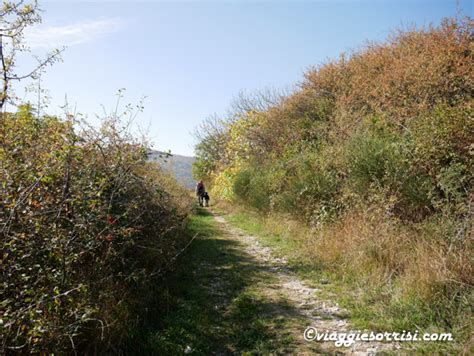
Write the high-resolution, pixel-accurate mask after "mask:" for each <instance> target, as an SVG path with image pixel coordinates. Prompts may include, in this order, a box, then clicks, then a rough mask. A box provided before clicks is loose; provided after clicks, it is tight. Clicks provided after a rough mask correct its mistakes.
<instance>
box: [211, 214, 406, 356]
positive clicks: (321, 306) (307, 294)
mask: <svg viewBox="0 0 474 356" xmlns="http://www.w3.org/2000/svg"><path fill="white" fill-rule="evenodd" d="M213 215H214V219H215V220H216V222H217V223H218V224H219V225H220V226H221V228H222V230H224V231H226V238H227V239H232V240H235V241H236V242H237V243H238V244H239V245H240V246H241V248H243V249H244V251H245V253H247V254H248V255H250V256H252V258H253V261H254V263H255V266H254V268H258V269H260V270H265V271H266V272H265V273H267V274H268V276H269V278H263V279H262V280H260V281H259V282H258V286H255V288H258V290H259V292H260V293H262V295H264V296H265V298H267V299H268V300H270V301H273V302H274V303H272V305H273V306H274V307H273V309H272V310H271V311H270V313H272V315H271V316H269V317H274V318H285V319H286V323H285V330H281V332H282V333H284V335H288V334H290V335H291V336H292V338H293V340H294V347H295V350H294V353H295V354H298V355H309V354H318V353H319V354H321V353H322V354H328V353H329V354H348V355H377V354H397V353H398V352H399V351H398V350H399V349H400V345H398V344H395V343H382V342H363V341H358V342H355V343H354V344H352V345H351V346H350V347H336V346H335V345H334V342H333V341H327V342H321V341H306V340H305V339H304V337H303V333H304V330H305V329H306V328H307V327H308V326H311V327H314V328H315V329H316V330H317V331H319V332H325V331H328V332H332V331H336V332H339V333H342V332H346V333H347V332H349V331H351V328H350V326H349V324H348V322H347V320H346V319H345V318H344V314H346V315H347V312H346V311H345V310H342V309H341V308H340V307H339V306H338V305H337V304H335V302H333V301H331V300H327V297H326V299H325V298H324V297H323V296H322V295H321V293H319V292H320V289H319V288H311V287H309V286H308V285H307V284H306V283H305V282H304V281H303V280H301V279H300V278H299V277H298V276H297V275H295V274H294V273H293V272H291V270H290V269H289V268H288V264H287V261H286V260H285V259H284V258H278V257H276V256H274V254H273V253H272V250H271V249H270V248H268V247H265V246H263V245H261V244H260V243H259V241H258V239H257V238H256V237H254V236H251V235H248V234H246V233H245V232H243V231H242V230H240V229H237V228H235V227H232V226H231V225H230V224H228V223H227V222H226V220H225V218H224V217H222V216H220V215H217V214H215V213H214V214H213ZM249 268H252V267H249ZM243 273H245V272H243ZM213 284H214V288H213V289H214V290H215V292H216V293H219V290H220V289H221V288H220V286H223V285H225V282H224V281H219V279H218V277H216V279H215V280H214V282H213ZM221 292H223V293H225V291H221ZM325 295H328V294H327V293H326V294H325ZM282 305H285V307H281V306H282Z"/></svg>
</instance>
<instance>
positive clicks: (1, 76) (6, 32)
mask: <svg viewBox="0 0 474 356" xmlns="http://www.w3.org/2000/svg"><path fill="white" fill-rule="evenodd" d="M39 12H40V9H39V6H38V2H37V1H36V0H35V1H33V2H29V3H25V1H24V0H20V1H3V4H2V6H1V8H0V80H1V83H2V84H1V86H0V111H2V110H3V108H4V105H5V103H7V102H8V101H11V100H12V99H13V98H12V96H11V95H10V86H11V85H10V83H11V82H12V81H21V80H24V79H37V78H38V76H39V74H40V73H41V72H42V70H44V68H45V67H47V66H48V65H52V64H53V63H55V62H56V61H58V60H59V59H60V54H61V52H62V49H61V50H59V49H56V50H54V51H52V52H51V53H49V54H47V55H46V57H45V58H44V59H38V58H37V57H35V58H36V60H37V64H36V65H35V66H34V67H33V68H32V69H31V70H29V71H28V72H26V73H24V74H18V73H16V72H15V67H16V61H17V57H18V55H19V54H20V53H30V48H29V47H28V46H27V44H26V43H25V40H24V34H25V29H26V28H27V27H29V26H33V25H35V24H38V23H40V22H41V17H40V15H39Z"/></svg>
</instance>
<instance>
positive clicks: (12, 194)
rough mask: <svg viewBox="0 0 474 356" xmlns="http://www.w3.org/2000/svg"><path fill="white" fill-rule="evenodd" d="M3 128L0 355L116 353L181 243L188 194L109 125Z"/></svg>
mask: <svg viewBox="0 0 474 356" xmlns="http://www.w3.org/2000/svg"><path fill="white" fill-rule="evenodd" d="M0 120H1V121H0V162H1V169H0V182H1V186H0V234H1V235H0V236H1V237H0V238H1V244H2V249H1V255H0V269H1V274H2V276H3V278H2V281H1V284H0V288H1V289H0V290H1V292H0V293H1V298H0V299H1V303H2V305H1V308H0V309H1V315H0V319H1V324H2V325H1V326H0V327H1V328H2V340H1V343H2V345H1V346H0V347H1V348H2V349H3V350H4V351H8V350H17V351H20V352H27V351H35V352H36V351H41V352H47V351H51V350H54V351H55V352H66V351H71V350H72V349H75V350H77V351H80V350H83V351H85V350H91V348H95V347H97V346H98V345H99V344H100V347H101V348H106V347H107V345H114V346H115V347H116V346H117V345H119V344H120V341H121V338H123V337H124V335H125V334H126V333H127V331H128V330H130V329H131V328H133V325H134V324H135V323H136V322H137V315H138V310H139V308H140V303H141V301H142V300H143V298H144V295H146V293H142V292H143V291H144V290H145V289H146V288H147V284H148V283H156V278H153V277H154V276H155V277H157V276H159V275H161V274H162V273H163V271H164V270H166V269H167V268H168V267H169V264H170V262H171V260H172V259H173V257H174V256H175V255H176V253H177V251H178V250H179V249H180V248H181V246H182V244H183V242H184V241H183V238H182V237H181V232H182V227H183V223H184V219H185V217H186V214H187V212H188V210H189V199H188V193H187V192H185V191H183V190H182V189H181V188H178V187H177V186H176V185H175V183H174V181H173V179H172V178H170V177H168V176H166V175H165V174H164V173H162V172H161V171H160V170H159V168H158V167H157V166H154V165H152V164H150V163H147V155H146V152H147V149H146V145H144V144H142V143H139V142H136V141H134V140H133V139H132V137H130V136H129V135H128V134H127V133H126V130H125V126H124V125H123V124H122V123H121V122H120V120H119V119H118V118H117V117H114V116H113V117H109V118H107V119H106V120H105V121H104V123H103V125H102V127H101V128H100V130H94V129H93V128H85V129H81V128H80V127H79V126H78V125H77V123H76V122H75V121H74V118H73V117H69V118H68V119H67V120H60V119H58V118H56V117H40V118H38V117H37V116H36V115H34V114H33V113H32V109H31V108H30V107H28V106H23V107H21V108H20V109H19V111H18V112H17V113H15V114H3V115H2V116H1V118H0ZM98 341H100V343H99V342H98Z"/></svg>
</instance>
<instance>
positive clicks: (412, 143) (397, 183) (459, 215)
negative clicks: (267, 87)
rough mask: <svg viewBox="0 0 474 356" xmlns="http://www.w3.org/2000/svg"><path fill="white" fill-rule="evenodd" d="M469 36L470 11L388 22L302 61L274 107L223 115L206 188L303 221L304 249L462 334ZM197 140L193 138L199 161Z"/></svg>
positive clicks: (468, 198)
mask: <svg viewBox="0 0 474 356" xmlns="http://www.w3.org/2000/svg"><path fill="white" fill-rule="evenodd" d="M473 34H474V33H473V21H472V20H471V19H470V18H466V19H458V18H456V19H446V20H444V21H443V22H442V23H441V24H440V26H439V27H436V28H435V27H428V28H426V29H419V30H409V31H399V32H397V33H395V34H394V35H393V36H391V37H390V38H389V39H388V40H387V41H386V42H384V43H379V44H369V45H368V46H366V48H364V49H362V50H360V51H358V52H354V53H351V54H350V55H343V56H342V57H341V58H339V59H337V60H334V61H332V62H329V63H326V64H323V65H321V66H319V67H315V68H313V69H311V70H309V71H308V72H307V73H305V76H304V80H303V81H302V83H301V84H300V85H299V87H298V89H297V90H296V91H295V92H294V93H292V94H290V95H288V96H287V97H285V98H282V99H281V100H280V101H279V102H277V103H274V102H271V104H269V105H268V106H267V107H265V108H264V109H261V108H255V109H253V110H248V111H247V112H246V113H241V112H240V113H239V115H237V116H236V115H230V116H229V118H228V121H227V123H226V122H225V121H222V122H221V125H222V126H221V129H220V130H219V133H220V136H219V137H220V139H221V141H220V142H221V144H220V146H218V147H219V149H217V148H216V146H213V150H214V151H216V150H217V151H220V155H219V157H218V158H217V159H216V160H215V161H213V162H212V164H208V166H209V167H213V170H212V173H211V174H209V178H210V179H211V180H212V182H211V183H212V184H213V191H214V193H215V194H216V195H218V196H220V197H221V198H224V199H226V200H229V201H238V202H240V203H242V202H243V203H245V204H247V205H249V206H251V207H253V208H256V209H257V210H259V211H263V212H265V213H266V215H267V216H268V213H270V214H272V213H274V214H279V213H285V214H286V215H288V214H290V215H291V216H292V218H294V219H297V220H299V221H305V222H307V223H308V225H309V226H310V227H312V228H313V230H312V231H313V233H312V235H311V237H309V239H310V241H309V242H308V244H307V246H309V245H312V246H315V249H314V250H313V249H309V252H308V253H309V254H310V256H311V258H312V259H317V260H318V261H320V262H321V263H322V264H323V265H324V266H326V267H327V268H328V269H329V270H331V271H332V272H335V273H337V274H338V276H339V277H347V276H348V275H350V279H351V280H355V281H357V283H360V284H362V285H369V286H372V287H373V289H372V290H374V291H379V290H380V288H382V289H385V290H389V292H388V295H389V297H387V299H386V301H385V303H386V310H395V309H396V310H398V311H399V315H400V317H401V318H402V317H403V318H406V320H410V316H412V319H411V321H412V324H410V325H412V326H413V325H421V324H423V325H426V324H430V323H435V324H436V323H438V324H439V325H443V326H447V327H450V328H455V326H456V325H457V327H460V328H464V329H463V330H465V328H466V326H465V325H464V324H463V323H462V322H461V321H460V315H462V313H464V312H466V310H468V308H467V307H466V305H468V302H466V301H467V299H468V298H469V296H470V295H472V284H474V281H473V279H472V274H471V276H469V273H470V272H472V249H470V248H468V247H467V246H469V245H471V246H472V217H473V196H474V192H473V182H474V170H473V167H474V120H473V108H474V101H473V93H474V84H473V83H474V67H473V65H472V63H473V60H474V54H473V52H472V48H473V43H474V42H473V39H474V36H473ZM269 102H270V101H269ZM208 133H209V132H208ZM204 136H206V135H204ZM211 136H212V133H211ZM206 137H207V136H206ZM207 140H209V138H207ZM214 142H216V141H214ZM206 150H207V145H206V141H205V140H202V141H201V143H200V150H199V151H198V164H199V162H200V161H201V160H202V158H201V157H209V155H207V156H206V155H204V156H203V152H206ZM215 157H216V156H215ZM223 172H225V173H226V175H225V177H226V179H225V186H226V187H227V188H226V194H225V196H224V195H223V194H221V192H222V186H223V184H222V183H223V182H224V180H222V179H216V178H221V177H223ZM197 173H199V172H197ZM229 186H230V187H233V190H232V194H229V189H228V187H229ZM361 293H366V296H367V298H368V299H370V298H371V297H373V295H372V296H368V295H367V294H369V291H367V290H366V291H364V292H361ZM415 300H416V302H414V303H415V304H416V305H418V306H419V307H420V312H419V313H418V314H417V315H416V316H415V314H414V313H413V307H410V301H415ZM394 305H397V307H396V308H395V307H394V309H391V308H392V307H393V306H394ZM443 305H444V308H445V309H444V310H443ZM402 306H403V307H402ZM403 308H406V309H404V310H402V309H403ZM410 308H411V309H410ZM430 308H431V312H428V310H430ZM387 315H388V314H387ZM420 318H421V319H423V320H424V321H423V322H421V321H420V320H421V319H420ZM415 319H416V320H415ZM417 323H418V324H417ZM399 325H400V324H399ZM406 325H407V324H405V326H406ZM461 325H463V326H462V327H461ZM464 335H467V334H466V333H464Z"/></svg>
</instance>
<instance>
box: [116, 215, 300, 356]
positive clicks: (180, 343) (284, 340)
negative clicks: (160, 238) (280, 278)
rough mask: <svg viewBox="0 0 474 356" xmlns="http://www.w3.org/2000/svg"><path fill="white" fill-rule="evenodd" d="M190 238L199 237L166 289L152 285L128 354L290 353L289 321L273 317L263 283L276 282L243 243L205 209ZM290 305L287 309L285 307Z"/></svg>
mask: <svg viewBox="0 0 474 356" xmlns="http://www.w3.org/2000/svg"><path fill="white" fill-rule="evenodd" d="M188 234H189V235H190V236H194V235H195V234H198V235H197V237H196V239H195V240H194V241H193V243H192V244H191V245H190V247H189V248H188V249H187V250H186V251H185V253H183V254H182V255H181V256H180V258H179V261H178V263H177V265H178V266H177V269H176V270H175V271H174V272H173V273H172V274H171V275H170V276H169V277H168V278H167V279H166V280H165V281H164V282H165V283H164V284H161V285H162V286H163V285H164V286H165V287H162V288H161V289H160V290H157V289H156V288H153V286H150V295H153V296H154V297H153V298H154V303H153V301H151V302H150V311H149V312H148V315H147V317H146V318H145V323H144V324H143V325H142V326H141V327H140V328H138V329H137V330H136V331H135V332H134V333H133V334H132V335H130V340H129V342H128V348H127V349H126V350H124V351H125V352H126V353H132V354H157V353H160V354H169V355H173V354H183V352H192V354H201V355H208V354H211V353H226V354H227V353H233V352H238V353H263V354H265V353H269V352H280V353H286V352H289V351H290V350H291V348H292V344H293V340H292V338H291V337H290V336H289V335H285V334H284V332H282V331H281V330H285V323H286V320H285V319H284V318H278V317H275V316H274V315H272V314H271V312H270V310H271V309H272V308H273V307H274V305H272V301H269V300H267V298H266V297H265V296H264V295H262V294H261V293H259V289H258V284H259V283H260V282H262V281H268V278H271V276H269V275H268V274H267V273H266V271H264V270H262V269H259V267H258V264H256V263H255V261H254V260H253V259H252V256H249V255H247V254H245V252H243V251H242V249H241V248H240V246H239V245H238V242H236V241H235V240H232V239H229V238H228V236H226V232H225V231H222V230H220V229H219V225H218V223H217V222H215V221H214V219H213V217H212V215H210V214H209V213H208V212H207V211H206V210H204V209H199V210H198V211H197V213H196V214H195V215H194V216H191V217H190V219H189V223H188ZM279 307H282V308H283V307H284V306H279Z"/></svg>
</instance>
